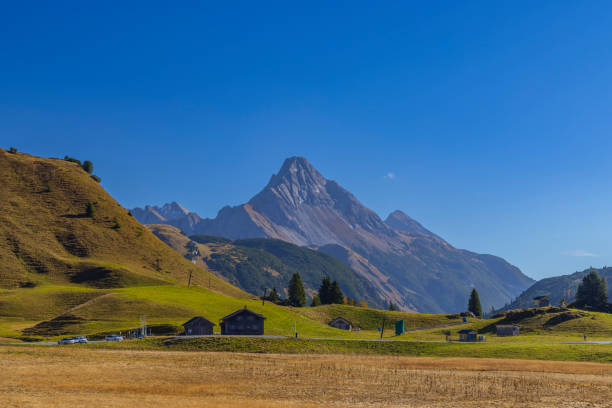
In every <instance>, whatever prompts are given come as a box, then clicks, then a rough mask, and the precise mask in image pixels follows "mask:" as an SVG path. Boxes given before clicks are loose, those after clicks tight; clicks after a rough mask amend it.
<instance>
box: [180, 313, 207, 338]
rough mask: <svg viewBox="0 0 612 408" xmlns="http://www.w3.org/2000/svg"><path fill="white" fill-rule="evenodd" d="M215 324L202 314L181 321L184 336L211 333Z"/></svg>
mask: <svg viewBox="0 0 612 408" xmlns="http://www.w3.org/2000/svg"><path fill="white" fill-rule="evenodd" d="M214 326H215V324H214V323H213V322H211V321H210V320H208V319H205V318H203V317H202V316H196V317H194V318H193V319H191V320H189V321H187V322H185V323H183V327H184V328H185V335H186V336H204V335H211V334H213V327H214Z"/></svg>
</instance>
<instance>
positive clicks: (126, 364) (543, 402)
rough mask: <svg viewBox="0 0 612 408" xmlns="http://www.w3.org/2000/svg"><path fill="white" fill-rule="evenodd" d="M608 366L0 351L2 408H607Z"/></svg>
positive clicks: (610, 396)
mask: <svg viewBox="0 0 612 408" xmlns="http://www.w3.org/2000/svg"><path fill="white" fill-rule="evenodd" d="M611 401H612V365H610V364H599V363H577V362H551V361H529V360H500V359H472V358H425V357H397V356H364V355H291V354H282V355H280V354H239V353H207V352H164V351H135V350H95V349H86V348H82V347H36V348H35V347H23V346H18V347H11V346H6V347H0V406H2V407H19V408H25V407H67V406H71V407H122V408H123V407H133V406H159V407H169V406H180V407H238V406H239V407H298V406H299V407H320V406H335V407H378V406H387V407H399V406H401V407H483V406H495V407H551V406H559V407H610V406H611Z"/></svg>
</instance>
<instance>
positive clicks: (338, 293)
mask: <svg viewBox="0 0 612 408" xmlns="http://www.w3.org/2000/svg"><path fill="white" fill-rule="evenodd" d="M329 303H331V304H338V305H341V304H343V303H344V294H343V293H342V290H341V289H340V285H338V281H333V282H332V284H331V286H330V287H329Z"/></svg>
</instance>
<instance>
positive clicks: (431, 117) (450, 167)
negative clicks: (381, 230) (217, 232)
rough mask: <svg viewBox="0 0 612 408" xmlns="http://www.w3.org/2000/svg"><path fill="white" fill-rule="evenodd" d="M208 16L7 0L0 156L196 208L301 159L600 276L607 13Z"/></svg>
mask: <svg viewBox="0 0 612 408" xmlns="http://www.w3.org/2000/svg"><path fill="white" fill-rule="evenodd" d="M126 3H129V5H127V4H126ZM223 3H224V2H210V3H209V4H205V3H203V2H178V4H180V6H176V4H177V2H175V5H174V6H172V7H170V6H169V3H168V2H151V1H147V2H141V3H137V2H104V4H103V5H100V4H98V5H97V6H95V7H94V6H87V5H86V3H84V2H77V1H74V2H59V1H58V2H12V4H9V3H6V4H4V5H3V8H2V12H1V13H0V145H2V146H3V147H5V148H8V147H9V146H15V147H17V148H19V150H20V151H24V152H28V153H32V154H36V155H41V156H47V157H49V156H54V157H63V156H64V155H66V154H69V155H72V156H75V157H78V158H81V159H90V160H92V161H93V162H94V165H95V173H97V174H98V175H99V176H101V177H102V180H103V186H104V187H105V188H106V189H107V190H108V191H109V192H110V193H111V194H113V196H115V197H116V198H117V199H118V200H119V202H121V203H122V204H123V205H124V206H125V207H128V208H129V207H134V206H143V205H145V204H161V203H164V202H167V201H172V200H177V201H179V202H181V203H183V204H184V205H185V206H186V207H187V208H189V209H191V210H193V211H196V212H198V213H199V214H200V215H202V216H214V215H215V214H216V212H217V211H218V210H219V209H220V208H221V207H222V206H224V205H226V204H232V205H236V204H240V203H243V202H245V201H247V200H248V199H249V198H250V197H251V196H253V195H254V194H255V193H256V192H258V191H259V190H260V189H261V188H262V187H263V186H264V185H265V184H266V183H267V181H268V179H269V177H270V175H271V174H272V173H274V172H276V171H277V170H278V169H279V167H280V165H281V163H282V161H283V159H285V158H286V157H288V156H291V155H302V156H306V157H307V158H308V159H309V160H310V161H311V162H312V163H313V165H314V166H315V167H317V168H318V169H319V170H320V171H321V172H322V173H323V174H324V175H325V176H326V177H328V178H331V179H335V180H337V181H339V182H340V183H341V184H342V185H343V186H344V187H346V188H347V189H348V190H350V191H351V192H353V193H354V194H355V195H356V196H357V197H358V198H359V199H360V200H361V201H362V202H363V203H364V204H365V205H367V206H368V207H370V208H372V209H373V210H375V211H377V212H378V213H379V214H380V215H381V216H382V217H386V215H387V214H388V213H389V212H390V211H392V210H395V209H402V210H403V211H405V212H406V213H407V214H409V215H411V216H412V217H414V218H415V219H417V220H419V221H420V222H422V223H423V224H424V225H425V226H426V227H427V228H430V229H431V230H433V231H434V232H436V233H438V234H439V235H441V236H442V237H444V238H446V239H447V240H448V241H449V242H450V243H451V244H453V245H455V246H457V247H460V248H466V249H470V250H474V251H478V252H485V253H492V254H496V255H500V256H503V257H504V258H506V259H507V260H508V261H510V262H511V263H513V264H515V265H517V266H518V267H520V268H521V269H522V270H523V271H524V272H525V273H527V274H528V275H530V276H532V277H534V278H541V277H544V276H549V275H555V274H565V273H570V272H573V271H575V270H581V269H583V268H586V267H588V266H590V265H593V266H603V265H609V264H612V239H610V236H611V234H612V217H611V216H610V209H611V208H612V188H611V187H612V186H611V184H612V183H611V175H612V157H611V153H612V138H611V135H612V133H611V129H612V112H611V111H612V100H611V99H612V97H611V95H612V89H611V85H612V82H611V81H612V55H611V52H612V51H611V50H612V47H611V46H610V44H612V4H611V3H610V2H606V1H589V2H577V1H537V2H534V1H525V2H518V1H494V2H492V1H482V2H476V1H466V2H463V1H461V2H458V1H449V2H443V1H440V2H418V3H417V2H384V6H381V4H382V3H381V2H368V3H365V2H364V3H362V2H355V1H351V2H342V3H341V2H328V1H322V2H314V1H313V2H303V4H302V5H300V6H288V5H287V2H278V3H271V2H253V1H247V2H232V3H231V5H229V3H227V2H225V4H228V6H224V7H220V6H219V4H223ZM330 3H333V4H334V5H330ZM390 173H391V174H393V177H385V175H389V174H390Z"/></svg>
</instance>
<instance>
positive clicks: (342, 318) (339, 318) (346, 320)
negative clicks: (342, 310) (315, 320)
mask: <svg viewBox="0 0 612 408" xmlns="http://www.w3.org/2000/svg"><path fill="white" fill-rule="evenodd" d="M337 320H344V321H345V322H347V323H348V324H350V325H351V326H352V325H353V323H351V321H350V320H348V319H345V318H344V317H341V316H338V317H336V318H335V319H334V320H332V321H331V322H329V324H332V323H333V322H335V321H337Z"/></svg>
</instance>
